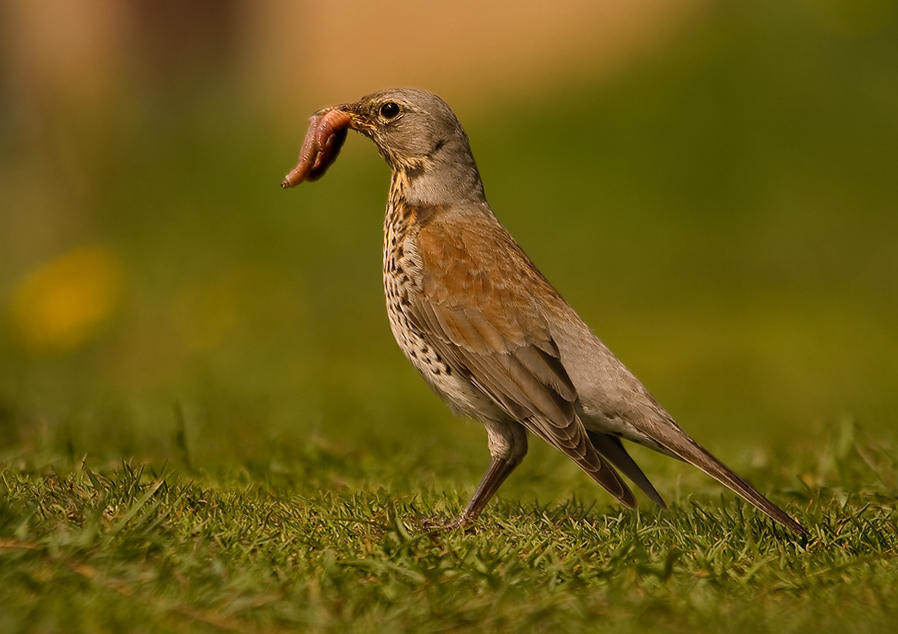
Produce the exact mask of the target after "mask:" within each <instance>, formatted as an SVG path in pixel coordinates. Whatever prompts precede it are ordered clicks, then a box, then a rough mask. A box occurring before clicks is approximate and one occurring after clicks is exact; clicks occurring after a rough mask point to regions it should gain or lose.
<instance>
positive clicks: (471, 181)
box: [335, 88, 485, 205]
mask: <svg viewBox="0 0 898 634" xmlns="http://www.w3.org/2000/svg"><path fill="white" fill-rule="evenodd" d="M335 109H339V110H341V111H342V112H345V113H347V114H348V115H349V116H350V119H351V121H350V124H349V127H351V128H352V129H354V130H357V131H358V132H361V133H362V134H364V135H365V136H367V137H369V138H370V139H371V140H372V141H374V143H375V144H376V145H377V147H378V150H379V151H380V154H381V156H383V158H384V160H386V162H387V163H388V164H389V165H390V167H391V168H392V169H393V178H394V181H395V180H396V179H397V178H398V179H399V180H400V185H401V186H402V189H403V194H404V197H405V198H406V200H407V201H408V202H410V203H412V204H432V205H451V204H459V203H471V202H474V203H479V202H484V200H485V199H484V194H483V184H482V182H481V180H480V174H479V172H478V171H477V165H476V164H475V162H474V157H473V155H472V154H471V148H470V145H469V143H468V135H467V134H465V131H464V129H463V128H462V126H461V123H459V121H458V118H457V117H456V116H455V113H454V112H453V111H452V109H451V108H450V107H449V106H448V105H447V104H446V102H445V101H443V100H442V99H441V98H440V97H438V96H437V95H435V94H433V93H430V92H427V91H424V90H415V89H412V88H393V89H390V90H383V91H380V92H376V93H373V94H370V95H367V96H365V97H362V98H361V99H360V100H359V101H357V102H355V103H349V104H343V105H340V106H337V107H336V108H335Z"/></svg>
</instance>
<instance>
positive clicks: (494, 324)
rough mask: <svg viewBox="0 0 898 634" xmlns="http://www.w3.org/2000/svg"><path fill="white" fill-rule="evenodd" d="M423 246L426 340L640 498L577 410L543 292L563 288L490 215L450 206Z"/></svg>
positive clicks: (534, 426)
mask: <svg viewBox="0 0 898 634" xmlns="http://www.w3.org/2000/svg"><path fill="white" fill-rule="evenodd" d="M453 221H454V222H453ZM503 243H504V244H503ZM416 247H417V253H418V256H419V257H420V262H421V268H422V272H423V276H422V283H421V286H420V288H419V292H418V293H416V294H412V295H411V296H410V297H409V302H410V312H411V316H412V319H413V321H414V322H415V326H416V327H417V328H418V329H419V330H420V331H421V332H422V333H424V334H425V336H426V337H427V339H428V340H429V343H430V344H431V345H432V346H433V347H434V348H435V349H436V350H437V351H438V352H439V353H440V355H441V356H442V357H443V358H444V359H445V360H446V361H447V362H448V363H450V364H451V365H453V366H455V367H456V368H457V369H459V370H461V371H463V372H465V373H466V374H468V375H469V376H470V377H471V378H472V381H473V382H474V383H475V385H477V386H478V387H479V388H480V389H481V391H483V393H484V394H486V395H487V396H488V397H489V398H490V399H491V400H493V402H495V403H496V404H497V405H498V406H499V407H501V408H502V409H503V410H504V411H506V412H507V413H508V414H509V416H511V417H512V418H514V419H515V420H517V421H519V422H520V423H521V424H523V425H524V426H525V427H527V429H529V430H530V431H531V432H532V433H534V434H536V435H537V436H539V437H541V438H542V439H543V440H545V441H546V442H548V443H549V444H551V445H552V446H554V447H556V448H557V449H559V450H561V451H562V452H564V453H565V454H567V455H568V456H569V457H570V458H571V459H572V460H574V462H576V463H577V465H578V466H579V467H580V468H582V469H583V470H584V471H586V472H587V473H588V474H589V475H590V476H591V477H592V478H593V479H594V480H596V481H597V482H598V483H599V484H600V485H602V486H603V487H604V488H605V489H607V490H608V491H609V492H610V493H611V494H612V495H614V496H615V497H616V498H617V499H618V500H620V501H621V502H623V503H624V504H626V505H627V506H631V507H632V506H635V503H636V500H635V498H634V497H633V493H632V492H631V491H630V489H629V488H628V487H627V485H626V484H624V482H623V480H621V478H620V476H619V475H618V474H617V472H616V471H615V470H614V468H613V467H611V465H610V464H608V463H607V462H606V461H605V460H604V459H603V458H602V457H601V456H600V455H599V453H598V452H597V451H596V450H595V448H594V447H593V446H592V444H591V443H590V441H589V438H588V436H587V433H586V430H585V428H584V427H583V424H582V423H581V421H580V419H579V418H578V417H577V414H576V410H575V408H574V403H575V402H576V400H577V392H576V389H575V388H574V385H573V383H572V382H571V379H570V377H569V376H568V374H567V372H566V371H565V369H564V366H563V365H562V363H561V360H560V359H559V352H558V348H557V346H556V345H555V342H554V341H553V340H552V337H551V333H550V331H549V328H548V324H547V322H546V320H545V318H544V317H543V315H542V314H541V312H540V310H539V305H538V299H537V294H538V293H544V294H545V293H550V294H552V295H557V293H556V292H555V290H554V289H552V287H551V286H550V285H549V284H548V282H546V281H545V279H544V278H542V277H541V276H540V275H539V274H538V273H537V272H536V269H535V268H534V267H533V266H532V264H531V263H530V261H529V260H528V259H527V256H526V255H524V253H523V251H521V249H520V248H519V247H518V246H517V244H516V243H515V242H514V241H513V239H512V238H511V236H509V235H508V233H507V232H506V231H505V230H504V229H503V228H502V227H501V225H499V224H498V223H496V221H495V220H494V219H491V218H488V217H485V216H480V215H474V216H473V217H470V216H468V215H466V216H465V217H464V218H463V219H462V220H459V219H457V218H452V217H451V216H449V217H446V216H445V215H443V216H441V217H437V218H434V220H433V221H432V222H430V223H428V224H426V225H425V226H424V227H423V228H421V230H420V231H419V233H418V236H417V241H416ZM500 280H510V281H511V282H512V283H510V284H506V283H503V282H501V281H500ZM512 306H513V307H514V308H515V309H514V310H510V309H509V307H512Z"/></svg>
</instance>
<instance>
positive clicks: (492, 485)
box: [445, 457, 520, 530]
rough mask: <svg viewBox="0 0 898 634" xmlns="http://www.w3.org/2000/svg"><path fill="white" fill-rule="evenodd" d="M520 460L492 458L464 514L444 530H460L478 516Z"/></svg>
mask: <svg viewBox="0 0 898 634" xmlns="http://www.w3.org/2000/svg"><path fill="white" fill-rule="evenodd" d="M519 463H520V460H518V461H514V460H508V459H506V458H498V457H496V458H493V460H492V462H490V466H489V468H488V469H487V470H486V473H485V474H484V476H483V479H482V480H481V481H480V484H479V485H478V486H477V490H476V491H475V492H474V496H473V497H472V498H471V501H470V502H468V505H467V506H466V507H465V511H464V513H462V514H461V517H459V518H458V519H457V520H455V521H454V522H452V523H451V524H448V525H447V526H446V527H445V528H446V530H454V529H456V528H461V527H462V526H467V525H468V524H470V523H471V522H473V521H474V520H475V519H477V516H478V515H480V512H481V511H482V510H483V507H485V506H486V503H487V502H489V501H490V498H491V497H493V494H494V493H495V492H496V491H498V490H499V487H500V486H502V483H503V482H505V479H506V478H508V476H509V475H510V474H511V472H512V471H514V468H515V467H517V466H518V464H519Z"/></svg>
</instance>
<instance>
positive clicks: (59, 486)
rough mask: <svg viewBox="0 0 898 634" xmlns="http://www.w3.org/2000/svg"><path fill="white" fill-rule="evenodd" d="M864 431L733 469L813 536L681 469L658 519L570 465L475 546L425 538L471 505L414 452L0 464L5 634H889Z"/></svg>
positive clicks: (896, 591)
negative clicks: (220, 462) (431, 524)
mask: <svg viewBox="0 0 898 634" xmlns="http://www.w3.org/2000/svg"><path fill="white" fill-rule="evenodd" d="M861 436H862V435H861V434H857V433H856V430H855V428H854V426H853V425H850V424H846V425H844V426H842V427H841V428H839V429H836V430H830V432H829V435H828V436H827V435H825V434H824V435H821V436H820V438H821V439H822V440H824V441H825V442H823V443H821V444H819V445H816V446H809V447H804V448H794V449H791V450H788V451H786V450H784V451H781V452H780V455H778V456H776V457H775V459H776V463H777V467H776V468H775V469H771V470H769V471H767V472H766V473H762V472H761V471H756V472H752V471H751V469H749V467H748V466H747V465H744V464H737V465H736V466H737V467H741V468H742V470H743V471H749V472H750V473H751V475H752V476H754V477H753V479H754V481H755V483H756V484H757V485H758V486H759V487H760V488H761V489H762V490H775V491H776V494H775V495H774V497H775V499H777V500H778V501H780V502H781V503H783V504H784V505H785V506H786V508H788V509H789V510H790V512H792V513H793V514H795V515H796V516H797V517H798V518H799V519H800V520H801V521H802V522H803V523H804V524H805V526H807V527H808V528H809V530H810V533H811V534H810V537H808V538H800V537H796V536H794V535H791V534H789V533H787V532H785V531H784V530H782V529H780V528H779V527H777V526H773V525H772V524H771V523H770V522H769V521H767V520H766V519H765V518H763V517H761V516H760V515H759V514H758V513H756V512H755V511H754V510H752V509H751V508H750V507H748V506H747V505H745V504H743V503H742V502H740V501H737V500H736V499H735V497H734V496H733V495H732V494H730V493H728V492H726V493H722V492H721V491H720V490H719V488H718V487H716V486H714V485H713V484H711V483H710V481H709V480H707V479H706V478H704V476H701V475H698V474H696V473H694V472H693V471H692V470H691V468H690V467H687V466H686V465H680V464H677V465H675V469H673V470H668V473H669V474H670V473H674V472H675V473H677V477H678V478H682V480H683V482H682V483H681V486H683V489H684V491H683V492H682V493H680V494H678V495H677V497H676V499H674V500H672V502H673V504H672V505H671V508H670V509H669V510H667V511H664V512H660V511H657V510H655V509H652V508H647V510H645V509H644V510H642V511H639V512H632V511H628V510H626V509H621V508H617V507H606V506H604V504H605V503H606V501H607V500H606V497H605V496H604V494H603V493H602V492H601V491H599V490H597V488H596V487H594V486H593V487H589V486H586V487H583V488H580V485H582V484H584V482H583V481H586V480H587V479H586V478H585V477H584V476H582V474H579V473H578V472H577V471H576V470H575V469H573V470H570V469H564V468H563V469H560V471H562V476H560V477H561V481H560V482H559V483H558V485H559V486H560V487H561V488H560V489H558V490H556V489H554V487H552V486H546V485H543V486H541V487H539V488H541V490H542V494H543V495H546V496H547V498H548V499H549V500H551V501H547V502H544V503H538V502H518V501H516V500H515V499H514V498H513V497H511V496H508V495H507V494H506V492H505V490H503V492H502V493H501V494H500V496H499V499H498V501H497V502H495V503H494V504H493V505H491V506H490V507H488V510H487V512H486V513H485V514H484V516H483V517H482V519H481V520H480V521H479V522H478V523H477V525H476V527H475V528H474V529H472V530H469V531H468V532H454V533H443V532H434V531H428V530H426V529H425V528H423V527H422V526H424V525H426V523H427V522H428V521H432V520H433V519H447V518H451V517H453V516H454V515H455V514H457V513H458V512H459V511H460V509H461V508H462V506H463V504H464V501H465V500H464V496H465V495H467V494H468V493H467V492H465V493H461V492H459V489H458V485H459V484H462V483H458V482H456V481H455V480H454V479H452V480H450V479H448V478H447V477H446V476H445V475H440V474H439V473H438V474H437V475H436V476H433V471H432V467H430V466H428V463H429V462H430V461H431V460H432V458H433V456H431V455H425V454H422V453H418V452H417V450H416V448H415V447H414V446H409V447H406V448H405V451H404V452H403V453H402V454H401V456H400V457H399V458H398V459H397V458H396V455H395V453H393V452H390V451H388V450H387V449H386V448H383V449H376V448H375V449H373V450H367V451H365V452H358V451H345V450H343V451H337V450H334V449H333V448H328V447H326V446H324V445H322V444H321V443H311V444H310V445H309V446H308V447H307V448H306V449H305V451H304V452H303V453H302V455H296V456H294V457H293V458H292V459H291V460H289V461H287V462H284V461H282V460H276V459H274V458H272V459H271V460H269V461H267V462H254V463H246V464H243V465H231V466H229V467H224V468H220V469H218V470H215V471H202V470H200V471H198V470H195V469H191V468H189V467H187V466H186V465H184V464H179V465H158V464H157V465H151V464H146V465H143V464H141V465H138V464H135V463H133V462H123V463H120V464H100V463H97V464H92V461H91V460H90V459H88V458H83V459H79V460H74V461H73V460H71V459H69V458H63V457H61V458H58V459H56V460H48V459H44V460H38V459H36V458H34V457H29V458H24V457H10V458H9V459H8V460H6V461H4V463H3V468H2V471H0V487H2V489H0V490H2V497H0V587H2V588H3V592H2V595H0V630H2V631H4V632H54V631H66V632H77V631H84V632H119V631H129V632H209V631H239V632H277V631H309V632H347V631H348V632H445V631H459V632H466V631H470V632H474V631H477V632H506V631H543V632H552V631H569V632H581V631H582V632H587V631H595V630H596V628H597V627H600V628H601V629H602V631H612V632H617V631H620V632H631V631H645V632H650V631H660V632H696V631H707V632H781V633H789V632H808V631H815V632H845V631H851V632H885V631H892V628H893V626H894V622H895V619H896V618H898V512H896V510H895V500H896V497H898V446H896V445H895V444H891V445H883V444H881V443H880V444H877V443H874V442H872V441H871V440H869V439H862V438H860V437H861ZM548 455H551V454H548ZM771 458H773V457H771ZM668 462H669V463H671V464H672V461H668ZM525 464H526V463H525ZM559 464H561V465H564V464H566V463H563V462H562V463H558V462H553V461H549V465H548V467H549V468H550V469H554V470H558V468H559ZM652 464H653V465H654V464H656V463H652ZM659 464H660V463H659ZM665 464H667V463H665ZM546 467H547V465H531V467H530V468H529V469H525V468H523V467H522V469H521V471H522V473H521V474H516V476H513V477H512V481H511V482H512V483H513V482H514V481H515V479H516V477H518V475H520V476H523V477H522V479H523V483H521V482H519V483H518V484H517V485H516V486H512V487H510V491H511V492H513V491H515V490H517V488H518V487H520V486H522V484H523V485H524V486H526V485H527V483H528V478H529V477H532V474H534V473H536V474H537V476H536V477H537V478H538V477H539V474H540V473H541V472H542V471H543V470H544V469H545V468H546ZM788 473H795V474H798V475H799V476H800V478H801V479H800V481H795V480H793V479H791V478H789V477H788V476H787V475H786V474H788ZM477 475H479V474H478V473H476V472H475V471H470V472H469V473H467V474H466V476H467V478H468V481H467V482H465V483H463V484H464V487H465V489H466V490H467V491H470V490H471V488H472V486H473V483H474V482H475V481H476V476H477ZM531 484H532V482H531ZM661 485H662V486H661V487H660V488H661V489H662V491H663V490H665V489H667V488H668V487H665V486H664V481H662V482H661ZM570 488H573V489H575V490H577V491H580V492H581V494H580V496H579V497H571V496H570V494H569V490H570ZM595 499H597V500H598V502H597V503H594V502H593V501H592V500H595ZM584 500H589V502H588V503H587V502H584Z"/></svg>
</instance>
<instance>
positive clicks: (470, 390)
mask: <svg viewBox="0 0 898 634" xmlns="http://www.w3.org/2000/svg"><path fill="white" fill-rule="evenodd" d="M387 315H388V317H389V319H390V329H391V330H392V331H393V337H394V338H395V339H396V343H397V344H399V348H400V349H401V350H402V352H403V354H404V355H405V357H406V358H407V359H408V360H409V362H411V364H412V365H413V366H414V367H415V369H416V370H417V371H418V373H419V374H420V375H421V377H422V378H423V379H424V380H425V381H426V382H427V384H428V385H429V386H430V388H431V389H432V390H433V391H434V392H435V393H436V394H437V395H438V396H439V397H440V398H442V399H443V400H444V401H446V403H447V404H448V405H449V407H450V408H451V409H452V411H453V412H454V413H455V414H457V415H459V416H469V417H471V418H475V419H477V420H480V421H483V420H484V419H489V420H494V421H499V420H504V419H506V418H507V414H505V412H504V411H503V410H501V409H500V408H499V407H498V406H497V405H496V404H495V403H494V402H493V401H492V400H491V399H490V398H489V397H487V396H486V394H484V393H483V392H482V391H481V390H480V389H479V388H477V387H476V386H475V385H474V384H473V383H471V380H470V378H469V377H466V376H461V375H460V372H459V371H458V369H456V368H453V367H452V366H450V365H449V364H448V363H447V362H446V359H444V358H443V357H442V356H441V355H440V354H439V352H437V351H436V350H435V349H434V348H433V346H432V345H431V344H429V343H428V342H427V340H426V338H425V335H423V334H422V333H420V332H418V330H417V329H416V328H414V327H413V326H412V324H411V322H410V320H409V318H408V315H407V314H406V313H405V311H404V310H403V308H402V302H401V301H400V300H399V297H398V296H397V295H396V294H394V293H391V292H390V289H389V287H388V289H387Z"/></svg>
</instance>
